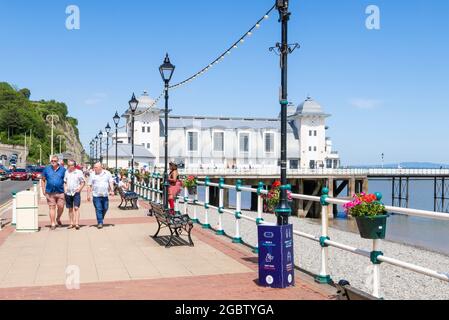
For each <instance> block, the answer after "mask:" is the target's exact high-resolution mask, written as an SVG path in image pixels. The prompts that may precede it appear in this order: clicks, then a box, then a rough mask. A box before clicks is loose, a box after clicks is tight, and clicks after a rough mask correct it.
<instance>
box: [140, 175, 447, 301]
mask: <svg viewBox="0 0 449 320" xmlns="http://www.w3.org/2000/svg"><path fill="white" fill-rule="evenodd" d="M162 185H163V184H162V175H161V174H153V175H152V177H151V179H150V183H149V184H148V185H146V184H136V187H137V189H136V191H137V193H138V194H139V195H140V196H141V197H142V198H143V199H145V200H149V201H153V202H157V203H161V199H162V193H163V191H162V190H161V187H162ZM198 185H200V186H204V188H205V192H204V199H201V200H200V199H199V196H198V193H196V194H195V195H193V196H190V195H189V193H188V190H187V188H184V190H183V196H182V197H181V196H179V197H178V198H177V201H176V208H175V210H176V211H177V212H179V213H181V209H182V213H183V214H189V215H191V218H192V219H193V220H194V221H195V222H197V223H201V224H202V225H203V227H204V228H211V225H210V223H209V215H211V214H216V215H218V226H217V228H216V229H215V232H216V234H217V235H224V234H225V232H224V229H223V221H222V216H223V214H227V215H230V216H232V217H234V227H235V229H234V234H233V238H232V242H234V243H243V239H242V236H241V233H240V220H241V219H244V220H248V221H251V222H254V223H255V226H257V225H259V224H265V223H266V222H265V221H264V219H263V214H264V212H263V195H266V194H268V191H267V190H265V189H264V187H263V186H264V185H263V183H262V182H261V183H259V187H258V188H250V187H245V186H243V185H242V183H241V181H240V180H238V181H237V183H236V184H235V185H229V184H225V180H224V178H220V180H219V183H213V182H210V180H209V179H208V178H206V179H205V180H204V181H198ZM211 187H216V188H219V201H218V207H217V206H213V205H211V204H210V188H211ZM225 190H235V191H236V208H235V209H234V210H233V209H229V208H225V207H224V198H225V197H224V191H225ZM242 192H249V193H255V194H257V218H253V217H251V216H249V215H246V214H244V213H242ZM291 196H292V198H293V199H296V200H306V201H314V202H320V203H321V204H322V209H321V234H320V235H314V234H308V233H305V232H302V231H299V230H294V231H293V233H294V235H295V236H297V237H302V238H306V239H309V240H312V241H315V242H316V243H317V244H318V245H319V246H320V247H321V257H320V259H321V268H320V270H319V271H318V270H316V271H315V273H316V272H318V273H317V276H316V281H317V282H319V283H330V282H331V275H330V274H329V268H328V266H329V262H328V251H329V248H331V247H333V248H336V249H339V250H344V251H347V252H350V253H352V254H355V255H359V256H363V257H365V258H367V259H369V260H370V262H371V264H372V266H373V268H372V273H373V274H372V276H373V290H372V295H373V296H375V297H378V298H380V297H381V295H380V286H381V282H380V272H379V271H380V266H381V263H388V264H391V265H394V266H397V267H400V268H404V269H407V270H410V271H413V272H416V273H420V274H424V275H427V276H429V277H432V278H436V279H439V280H442V281H445V282H449V273H448V272H443V271H437V270H432V269H430V268H427V267H424V266H419V265H416V264H413V263H408V262H404V261H401V260H399V259H395V258H394V257H389V256H387V255H384V254H383V252H382V251H381V241H380V240H373V242H372V247H371V249H366V248H356V247H353V246H351V245H349V244H344V243H339V242H336V241H333V240H332V239H330V238H329V233H328V229H329V216H328V205H332V204H336V205H344V204H345V203H347V202H348V201H347V200H341V199H337V198H330V197H328V196H327V194H323V196H322V197H317V196H309V195H304V194H294V193H293V194H292V195H291ZM181 204H182V205H181ZM200 206H202V207H203V208H204V211H203V212H201V213H200V212H199V210H198V208H199V207H200ZM188 207H192V210H191V211H190V210H188ZM386 209H387V211H388V212H390V213H396V214H401V215H407V216H417V217H425V218H430V219H439V220H449V214H447V213H443V212H432V211H426V210H416V209H405V208H399V207H392V206H386ZM200 215H201V219H200ZM254 231H255V232H257V230H256V228H255V230H254ZM254 252H258V248H257V245H256V247H254ZM309 271H311V270H309Z"/></svg>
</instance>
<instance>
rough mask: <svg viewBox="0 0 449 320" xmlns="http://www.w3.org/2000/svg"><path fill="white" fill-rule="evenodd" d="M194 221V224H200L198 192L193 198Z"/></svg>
mask: <svg viewBox="0 0 449 320" xmlns="http://www.w3.org/2000/svg"><path fill="white" fill-rule="evenodd" d="M192 221H193V222H194V223H199V222H200V221H199V220H198V191H197V192H196V193H195V194H194V196H193V218H192Z"/></svg>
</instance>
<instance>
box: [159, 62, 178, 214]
mask: <svg viewBox="0 0 449 320" xmlns="http://www.w3.org/2000/svg"><path fill="white" fill-rule="evenodd" d="M174 71H175V66H174V65H172V64H171V62H170V58H169V57H168V53H167V55H166V56H165V60H164V63H163V64H162V65H161V66H160V67H159V72H160V73H161V77H162V80H163V81H164V84H165V133H164V135H165V169H164V208H165V209H168V187H169V183H168V89H169V86H170V80H171V78H172V76H173V73H174Z"/></svg>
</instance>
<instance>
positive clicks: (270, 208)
mask: <svg viewBox="0 0 449 320" xmlns="http://www.w3.org/2000/svg"><path fill="white" fill-rule="evenodd" d="M262 197H263V199H264V200H265V205H264V211H266V212H268V213H274V211H275V209H276V207H277V206H278V204H279V201H280V199H281V182H280V181H275V182H274V183H273V184H272V185H271V189H270V191H268V194H266V195H263V196H262ZM287 197H288V201H289V202H292V201H293V199H292V196H291V192H290V191H289V190H288V191H287Z"/></svg>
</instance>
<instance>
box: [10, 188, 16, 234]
mask: <svg viewBox="0 0 449 320" xmlns="http://www.w3.org/2000/svg"><path fill="white" fill-rule="evenodd" d="M11 194H12V221H11V225H13V226H15V225H16V215H17V200H16V195H17V192H12V193H11Z"/></svg>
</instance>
